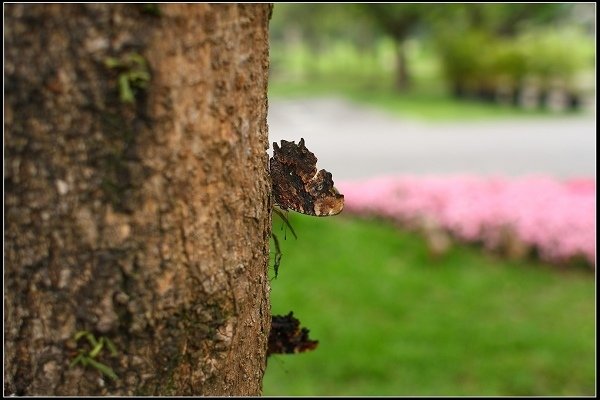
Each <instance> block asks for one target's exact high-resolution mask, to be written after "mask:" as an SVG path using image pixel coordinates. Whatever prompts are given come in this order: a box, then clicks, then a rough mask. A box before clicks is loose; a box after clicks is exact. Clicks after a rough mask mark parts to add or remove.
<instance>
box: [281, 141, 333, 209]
mask: <svg viewBox="0 0 600 400" xmlns="http://www.w3.org/2000/svg"><path fill="white" fill-rule="evenodd" d="M270 170H271V179H272V181H273V196H274V200H275V204H277V205H278V206H279V207H281V208H282V209H284V210H293V211H296V212H299V213H302V214H307V215H314V216H317V217H326V216H330V215H336V214H339V213H340V212H341V211H342V209H343V208H344V195H343V194H340V193H339V192H338V191H337V189H336V188H335V187H334V186H333V179H332V177H331V173H330V172H327V171H326V170H324V169H322V170H320V171H318V172H317V157H315V155H314V154H313V153H312V152H311V151H310V150H308V149H307V148H306V145H305V143H304V139H300V142H299V143H298V144H296V143H295V142H293V141H292V142H288V141H286V140H282V141H281V147H280V146H278V145H277V143H273V157H271V160H270Z"/></svg>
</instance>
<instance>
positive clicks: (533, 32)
mask: <svg viewBox="0 0 600 400" xmlns="http://www.w3.org/2000/svg"><path fill="white" fill-rule="evenodd" d="M586 7H588V8H586ZM589 7H591V8H589ZM582 10H583V11H582ZM586 10H587V13H588V14H589V12H590V11H593V10H594V5H585V4H572V3H527V4H516V3H478V4H472V3H469V4H457V3H453V4H433V5H432V4H343V5H339V4H277V5H276V6H275V8H274V16H273V19H272V22H271V40H272V49H273V50H272V56H273V59H272V60H273V64H272V65H273V71H274V74H275V75H276V74H277V73H278V72H280V71H281V70H282V69H283V68H281V67H283V66H284V65H288V64H292V65H293V68H292V69H291V70H287V71H286V72H288V73H289V74H290V75H291V76H292V77H296V78H301V79H308V80H310V79H313V78H315V77H316V76H331V77H334V76H335V77H337V76H339V75H340V74H341V75H344V74H349V73H350V71H351V70H352V69H353V68H354V67H356V68H354V70H355V71H358V72H361V73H362V72H364V74H365V75H369V76H371V77H372V79H376V80H379V81H386V84H388V85H389V86H394V83H396V85H395V86H396V87H397V88H403V87H406V85H403V84H402V81H403V80H406V81H407V82H408V81H409V80H413V79H412V78H413V77H414V76H415V75H416V74H414V73H413V71H414V69H416V68H418V67H419V66H418V65H414V60H413V58H412V56H411V54H410V52H411V51H412V49H411V46H413V45H412V44H411V43H413V42H418V43H420V45H419V46H420V47H422V48H427V49H430V50H431V52H432V54H431V55H430V57H431V59H432V60H435V62H437V63H438V64H439V68H438V70H439V71H440V77H442V78H443V79H445V82H446V86H447V87H448V88H451V89H453V92H454V93H455V94H465V93H469V94H474V95H477V94H478V93H482V92H494V91H498V90H504V91H514V90H515V88H517V87H519V85H522V84H523V82H530V81H531V79H532V78H533V79H534V80H536V81H539V82H540V84H541V85H542V86H549V85H551V83H552V82H556V81H557V80H558V81H561V84H562V85H563V86H566V87H567V88H568V90H569V91H571V92H577V90H578V88H577V79H578V75H579V74H581V72H582V71H586V70H588V71H589V70H593V67H594V58H595V44H594V38H593V30H594V29H595V21H594V20H593V19H592V21H591V22H590V20H589V18H587V19H585V14H586ZM582 14H583V17H582ZM585 21H587V22H585ZM382 49H383V50H384V51H382ZM352 52H354V53H355V54H356V55H357V56H356V57H354V56H353V57H354V58H348V57H346V58H344V57H343V56H341V54H346V55H347V54H351V53H352ZM334 53H338V54H337V55H336V54H334ZM407 54H408V56H407ZM287 57H295V62H290V63H287V62H286V61H285V60H284V59H285V58H287ZM355 58H356V59H361V60H359V61H358V62H357V61H356V60H355ZM332 60H335V62H338V64H335V65H334V64H333V61H332ZM324 64H327V65H324ZM409 67H410V68H409ZM413 67H414V68H413ZM336 69H337V70H336ZM417 83H418V82H417Z"/></svg>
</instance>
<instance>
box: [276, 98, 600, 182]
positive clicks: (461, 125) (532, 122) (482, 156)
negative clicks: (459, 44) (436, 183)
mask: <svg viewBox="0 0 600 400" xmlns="http://www.w3.org/2000/svg"><path fill="white" fill-rule="evenodd" d="M268 121H269V135H270V141H271V143H272V142H274V141H279V140H280V139H286V140H296V142H297V141H298V140H299V139H300V138H301V137H304V139H305V140H306V144H307V147H308V148H309V149H310V150H311V151H313V152H314V153H315V155H316V156H317V158H318V159H319V162H318V164H317V165H318V167H319V168H325V169H327V170H328V171H330V172H332V173H333V176H334V180H342V179H358V178H366V177H371V176H376V175H388V174H454V173H477V174H482V175H496V174H501V175H508V176H518V175H524V174H532V173H543V174H549V175H554V176H557V177H573V176H579V177H595V176H596V173H595V171H596V169H595V165H596V164H595V162H596V121H595V119H594V117H593V116H591V115H590V116H574V117H548V118H535V119H519V120H499V121H488V122H444V123H427V122H421V121H415V120H406V119H401V118H398V117H396V116H392V115H390V114H387V113H385V112H381V111H377V110H373V109H370V108H365V107H363V106H358V105H355V104H353V103H350V102H347V101H344V100H340V99H336V98H329V99H318V100H317V99H311V100H278V99H270V100H269V116H268ZM271 146H272V144H271Z"/></svg>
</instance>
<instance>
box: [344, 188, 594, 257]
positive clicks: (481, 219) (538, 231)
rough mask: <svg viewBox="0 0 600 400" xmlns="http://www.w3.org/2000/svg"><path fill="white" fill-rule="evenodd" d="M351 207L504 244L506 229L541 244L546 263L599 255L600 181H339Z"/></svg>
mask: <svg viewBox="0 0 600 400" xmlns="http://www.w3.org/2000/svg"><path fill="white" fill-rule="evenodd" d="M336 186H337V187H338V189H339V190H340V192H341V193H343V194H344V196H345V204H346V205H345V210H346V212H351V213H357V214H372V215H377V216H382V217H387V218H391V219H394V220H396V221H399V222H401V223H403V224H409V225H412V226H415V224H418V223H419V221H422V220H423V219H424V218H427V219H429V220H433V221H435V223H436V224H437V225H438V226H440V227H441V228H443V229H444V230H446V231H448V232H450V233H451V234H452V235H453V236H455V237H456V238H458V239H460V240H464V241H469V242H473V241H475V242H482V243H483V244H484V245H485V246H486V247H490V248H495V247H497V246H498V245H499V240H500V238H501V237H502V232H506V230H510V232H511V233H512V234H514V235H516V237H517V239H518V240H520V241H521V242H522V243H524V244H526V245H527V246H530V247H533V248H535V249H537V251H538V253H539V255H540V257H541V258H542V259H544V260H546V261H550V262H557V263H564V262H568V261H569V260H571V259H572V258H573V257H576V256H583V257H584V258H585V259H586V260H587V261H588V262H589V263H590V264H591V265H592V266H595V257H596V245H595V244H596V242H595V230H596V181H595V180H594V179H572V180H567V181H559V180H556V179H552V178H549V177H543V176H529V177H522V178H500V177H494V178H483V177H476V176H451V177H415V176H400V177H383V178H376V179H370V180H366V181H361V182H340V183H338V184H336Z"/></svg>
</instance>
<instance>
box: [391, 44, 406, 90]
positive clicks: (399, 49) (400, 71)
mask: <svg viewBox="0 0 600 400" xmlns="http://www.w3.org/2000/svg"><path fill="white" fill-rule="evenodd" d="M394 84H395V86H396V89H397V90H398V91H405V90H407V89H408V88H409V87H410V77H409V74H408V65H407V60H406V43H405V40H397V41H396V80H395V82H394Z"/></svg>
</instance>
